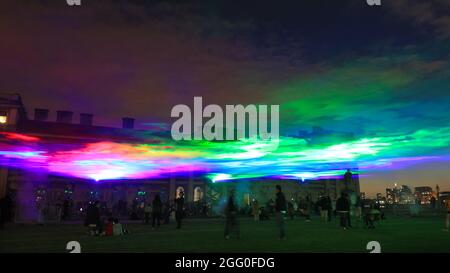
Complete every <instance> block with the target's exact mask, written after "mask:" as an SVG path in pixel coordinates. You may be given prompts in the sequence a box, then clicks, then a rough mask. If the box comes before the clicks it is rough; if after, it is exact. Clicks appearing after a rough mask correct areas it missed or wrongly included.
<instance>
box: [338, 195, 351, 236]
mask: <svg viewBox="0 0 450 273" xmlns="http://www.w3.org/2000/svg"><path fill="white" fill-rule="evenodd" d="M336 211H337V213H338V214H339V217H340V219H341V227H342V228H343V229H344V230H347V228H348V224H349V221H348V217H349V214H350V202H349V201H348V199H347V195H346V194H345V193H342V194H341V197H339V198H338V200H337V201H336Z"/></svg>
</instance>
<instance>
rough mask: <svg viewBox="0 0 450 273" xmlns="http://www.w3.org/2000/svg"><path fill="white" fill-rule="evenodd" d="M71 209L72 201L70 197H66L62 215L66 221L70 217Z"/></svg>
mask: <svg viewBox="0 0 450 273" xmlns="http://www.w3.org/2000/svg"><path fill="white" fill-rule="evenodd" d="M69 209H70V202H69V200H68V199H65V200H64V202H63V207H62V216H61V220H62V221H66V220H68V219H69Z"/></svg>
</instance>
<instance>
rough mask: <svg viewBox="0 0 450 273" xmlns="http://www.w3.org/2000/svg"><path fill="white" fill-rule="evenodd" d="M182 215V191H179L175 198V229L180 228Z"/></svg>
mask: <svg viewBox="0 0 450 273" xmlns="http://www.w3.org/2000/svg"><path fill="white" fill-rule="evenodd" d="M183 217H184V192H183V191H181V192H180V194H179V196H178V197H177V198H176V199H175V220H176V221H177V229H180V228H181V221H182V220H183Z"/></svg>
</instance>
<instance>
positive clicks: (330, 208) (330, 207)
mask: <svg viewBox="0 0 450 273" xmlns="http://www.w3.org/2000/svg"><path fill="white" fill-rule="evenodd" d="M323 203H324V208H325V209H326V210H327V211H328V213H327V216H328V217H327V218H328V222H330V221H331V214H332V213H333V205H332V204H331V198H330V195H327V196H326V197H325V198H324V201H323Z"/></svg>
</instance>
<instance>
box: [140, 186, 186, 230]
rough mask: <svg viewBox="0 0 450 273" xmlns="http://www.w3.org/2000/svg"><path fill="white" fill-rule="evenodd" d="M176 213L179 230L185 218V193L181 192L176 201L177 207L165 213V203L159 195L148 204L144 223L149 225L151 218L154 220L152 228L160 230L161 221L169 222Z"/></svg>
mask: <svg viewBox="0 0 450 273" xmlns="http://www.w3.org/2000/svg"><path fill="white" fill-rule="evenodd" d="M173 212H174V213H175V220H176V222H177V229H180V228H181V225H182V219H183V218H184V216H185V210H184V192H183V191H181V192H180V193H179V194H178V196H177V198H176V199H175V206H174V209H173V211H172V210H166V211H163V203H162V201H161V197H160V196H159V194H157V195H156V196H155V198H154V199H153V201H152V202H151V203H148V204H147V205H146V206H145V209H144V223H145V224H149V222H150V217H151V219H152V228H153V229H155V228H159V226H160V225H161V221H162V220H164V222H165V223H168V222H169V218H170V214H171V213H173Z"/></svg>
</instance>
